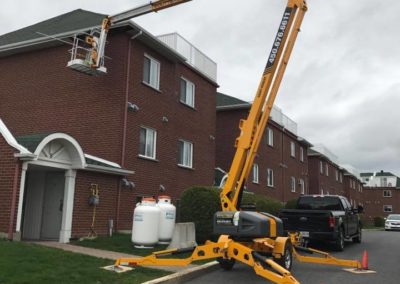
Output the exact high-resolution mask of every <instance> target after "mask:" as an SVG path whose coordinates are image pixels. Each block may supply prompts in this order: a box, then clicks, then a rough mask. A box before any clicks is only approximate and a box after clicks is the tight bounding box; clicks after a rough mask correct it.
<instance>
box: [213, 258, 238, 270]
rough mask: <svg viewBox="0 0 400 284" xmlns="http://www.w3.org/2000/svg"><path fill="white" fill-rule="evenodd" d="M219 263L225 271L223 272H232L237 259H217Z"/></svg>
mask: <svg viewBox="0 0 400 284" xmlns="http://www.w3.org/2000/svg"><path fill="white" fill-rule="evenodd" d="M217 261H218V262H219V266H220V267H221V268H222V269H223V270H232V268H233V266H234V265H235V262H236V261H235V259H233V258H231V259H226V258H222V257H220V258H217Z"/></svg>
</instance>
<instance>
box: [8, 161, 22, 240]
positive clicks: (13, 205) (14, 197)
mask: <svg viewBox="0 0 400 284" xmlns="http://www.w3.org/2000/svg"><path fill="white" fill-rule="evenodd" d="M19 168H20V164H19V162H18V161H17V163H16V164H15V171H14V183H13V191H12V200H11V211H10V224H9V226H8V239H9V240H13V227H14V218H15V208H16V202H17V190H18V174H19Z"/></svg>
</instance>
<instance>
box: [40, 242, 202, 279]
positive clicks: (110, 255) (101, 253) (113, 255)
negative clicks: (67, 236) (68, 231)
mask: <svg viewBox="0 0 400 284" xmlns="http://www.w3.org/2000/svg"><path fill="white" fill-rule="evenodd" d="M32 243H33V244H37V245H41V246H46V247H51V248H57V249H62V250H65V251H70V252H74V253H80V254H85V255H90V256H94V257H98V258H105V259H111V260H116V259H117V258H120V257H124V258H127V257H132V258H140V257H141V256H136V255H130V254H126V253H120V252H114V251H108V250H101V249H94V248H87V247H81V246H74V245H70V244H62V243H59V242H47V241H46V242H32ZM149 267H151V268H156V269H160V270H165V271H170V272H181V271H184V270H187V269H192V268H195V267H198V265H192V264H191V265H188V266H149Z"/></svg>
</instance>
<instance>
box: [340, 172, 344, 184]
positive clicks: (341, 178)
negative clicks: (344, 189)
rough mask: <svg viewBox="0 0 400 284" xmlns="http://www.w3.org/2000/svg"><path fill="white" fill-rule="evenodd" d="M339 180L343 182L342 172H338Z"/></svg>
mask: <svg viewBox="0 0 400 284" xmlns="http://www.w3.org/2000/svg"><path fill="white" fill-rule="evenodd" d="M339 182H340V183H343V173H341V172H340V173H339Z"/></svg>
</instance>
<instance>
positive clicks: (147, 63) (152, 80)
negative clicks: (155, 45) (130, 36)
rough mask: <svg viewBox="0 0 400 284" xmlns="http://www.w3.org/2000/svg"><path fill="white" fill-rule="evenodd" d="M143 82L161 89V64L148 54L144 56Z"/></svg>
mask: <svg viewBox="0 0 400 284" xmlns="http://www.w3.org/2000/svg"><path fill="white" fill-rule="evenodd" d="M143 82H144V83H146V84H147V85H149V86H151V87H153V88H155V89H157V90H159V89H160V62H158V61H157V60H155V59H154V58H152V57H151V56H149V55H147V54H145V55H144V66H143Z"/></svg>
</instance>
